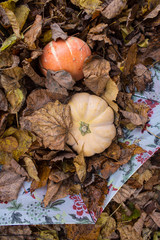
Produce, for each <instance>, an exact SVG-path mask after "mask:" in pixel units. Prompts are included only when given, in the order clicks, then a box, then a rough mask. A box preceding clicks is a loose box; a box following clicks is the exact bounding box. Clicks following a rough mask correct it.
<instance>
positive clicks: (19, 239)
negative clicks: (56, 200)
mask: <svg viewBox="0 0 160 240" xmlns="http://www.w3.org/2000/svg"><path fill="white" fill-rule="evenodd" d="M0 232H1V233H3V235H4V236H1V240H29V239H30V238H31V234H32V231H31V229H30V227H29V226H27V225H18V226H14V225H12V226H7V227H6V226H1V227H0Z"/></svg>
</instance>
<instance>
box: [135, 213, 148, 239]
mask: <svg viewBox="0 0 160 240" xmlns="http://www.w3.org/2000/svg"><path fill="white" fill-rule="evenodd" d="M146 216H147V214H146V213H145V212H142V213H141V216H140V218H139V219H138V220H137V222H135V223H134V225H133V229H135V230H136V232H137V233H138V234H139V235H140V236H141V232H142V229H143V225H144V221H145V219H146Z"/></svg>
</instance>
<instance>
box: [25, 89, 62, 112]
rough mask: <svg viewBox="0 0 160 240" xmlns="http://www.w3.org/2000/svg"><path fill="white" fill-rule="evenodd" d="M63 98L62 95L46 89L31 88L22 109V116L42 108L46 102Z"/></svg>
mask: <svg viewBox="0 0 160 240" xmlns="http://www.w3.org/2000/svg"><path fill="white" fill-rule="evenodd" d="M57 99H58V100H62V99H64V95H60V94H53V93H51V92H50V91H49V90H48V89H36V90H33V91H32V92H31V93H30V94H29V96H28V97H27V100H26V102H27V107H26V108H25V110H24V111H23V116H28V115H31V114H32V113H33V112H34V111H36V110H38V109H40V108H42V107H43V106H44V105H45V104H47V103H48V102H54V101H55V100H57Z"/></svg>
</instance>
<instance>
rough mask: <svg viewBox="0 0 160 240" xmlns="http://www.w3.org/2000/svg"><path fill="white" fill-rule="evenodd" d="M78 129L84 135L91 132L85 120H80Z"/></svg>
mask: <svg viewBox="0 0 160 240" xmlns="http://www.w3.org/2000/svg"><path fill="white" fill-rule="evenodd" d="M79 131H80V132H81V134H82V136H84V135H86V134H87V133H91V130H90V129H89V124H88V123H85V122H80V127H79Z"/></svg>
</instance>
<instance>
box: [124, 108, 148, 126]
mask: <svg viewBox="0 0 160 240" xmlns="http://www.w3.org/2000/svg"><path fill="white" fill-rule="evenodd" d="M120 112H121V113H122V115H123V116H124V117H125V118H126V119H128V120H129V121H130V122H131V123H132V124H133V125H135V126H140V125H141V126H144V125H145V123H146V122H147V121H148V117H147V116H141V115H139V114H137V113H133V112H128V111H123V110H120Z"/></svg>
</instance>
